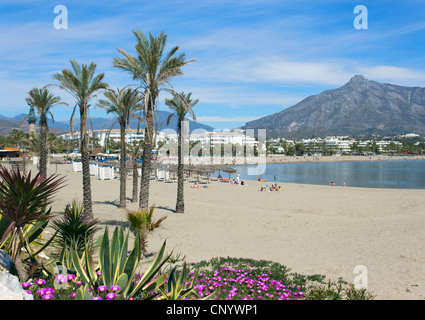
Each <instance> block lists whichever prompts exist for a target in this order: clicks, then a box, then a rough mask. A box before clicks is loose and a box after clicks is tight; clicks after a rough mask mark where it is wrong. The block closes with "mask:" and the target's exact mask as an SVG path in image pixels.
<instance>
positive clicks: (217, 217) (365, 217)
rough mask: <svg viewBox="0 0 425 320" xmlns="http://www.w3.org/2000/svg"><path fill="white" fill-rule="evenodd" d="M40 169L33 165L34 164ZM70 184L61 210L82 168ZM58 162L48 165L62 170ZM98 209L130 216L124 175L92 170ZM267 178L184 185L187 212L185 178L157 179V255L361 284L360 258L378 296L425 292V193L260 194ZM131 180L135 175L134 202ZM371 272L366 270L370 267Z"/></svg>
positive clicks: (288, 190)
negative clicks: (263, 266)
mask: <svg viewBox="0 0 425 320" xmlns="http://www.w3.org/2000/svg"><path fill="white" fill-rule="evenodd" d="M32 167H33V168H34V166H32ZM57 170H58V173H59V174H65V175H67V186H66V187H65V188H63V189H62V190H61V191H60V192H59V193H58V194H57V195H56V196H55V198H54V203H53V205H52V207H53V208H52V209H53V212H54V213H61V212H63V209H64V208H65V205H66V204H67V203H69V202H71V201H72V199H74V198H77V199H79V200H80V201H81V200H82V173H81V172H72V165H62V164H61V165H58V166H57ZM55 171H56V166H55V165H50V166H49V173H55ZM91 181H92V198H93V212H94V215H95V217H96V218H98V219H99V220H100V225H101V226H105V225H111V226H113V225H114V224H116V223H120V222H125V220H126V218H125V210H123V209H119V208H118V203H119V180H118V179H115V180H98V179H97V177H95V176H92V180H91ZM265 184H266V183H264V182H258V181H248V185H245V186H233V185H231V184H229V183H223V182H218V181H214V182H212V183H211V184H209V186H210V188H209V189H192V188H191V185H192V183H186V184H185V213H184V214H175V213H174V212H173V210H174V207H175V203H176V192H177V183H168V182H163V181H154V180H151V189H150V205H153V204H155V205H156V210H155V214H154V217H161V216H164V215H166V216H167V219H166V220H165V221H164V222H163V224H162V226H161V228H159V229H157V230H156V231H154V233H153V234H151V235H150V237H149V238H148V251H149V252H151V253H156V251H157V250H158V249H159V248H160V246H161V245H162V243H163V241H164V240H165V239H167V251H171V250H174V253H175V254H177V253H181V254H182V256H186V261H187V262H197V261H201V260H210V259H211V258H213V257H227V256H229V257H236V258H238V257H242V258H252V259H258V260H259V259H264V260H272V261H275V262H278V263H281V264H283V265H285V266H287V267H289V268H290V269H291V271H293V272H297V273H301V274H306V275H307V274H308V275H309V274H323V275H326V277H327V279H331V280H337V279H338V278H340V277H342V278H343V279H344V280H346V281H348V282H354V280H355V278H356V277H357V276H358V274H357V273H354V269H355V267H356V266H358V265H362V266H365V267H366V268H367V276H368V277H367V280H368V283H367V288H368V289H369V290H370V291H371V292H372V293H373V294H375V295H376V299H424V298H425V251H424V243H425V231H424V230H425V190H397V189H371V188H353V187H340V186H337V187H331V186H317V185H300V184H289V183H286V184H281V185H282V186H283V188H282V191H281V192H278V191H276V192H260V191H258V190H259V189H260V186H261V185H265ZM131 186H132V178H131V177H130V176H129V177H128V179H127V195H128V202H127V203H128V208H129V209H136V208H137V203H136V204H132V203H131V202H130V197H131V190H132V189H131V188H132V187H131ZM363 274H364V273H363Z"/></svg>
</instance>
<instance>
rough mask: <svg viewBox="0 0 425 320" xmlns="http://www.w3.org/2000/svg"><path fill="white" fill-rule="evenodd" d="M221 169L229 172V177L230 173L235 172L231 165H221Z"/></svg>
mask: <svg viewBox="0 0 425 320" xmlns="http://www.w3.org/2000/svg"><path fill="white" fill-rule="evenodd" d="M221 170H222V171H223V172H227V173H228V174H229V179H230V174H232V173H235V172H236V169H235V168H232V167H223V168H222V169H221Z"/></svg>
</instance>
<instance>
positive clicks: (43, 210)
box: [0, 166, 64, 280]
mask: <svg viewBox="0 0 425 320" xmlns="http://www.w3.org/2000/svg"><path fill="white" fill-rule="evenodd" d="M0 178H1V181H0V212H1V214H2V217H4V218H6V219H7V220H8V221H9V222H10V225H9V226H8V228H7V230H6V232H5V233H4V234H3V236H2V239H0V243H3V242H4V240H5V237H7V236H9V237H10V238H9V243H8V246H7V248H6V249H7V251H9V250H10V255H11V257H12V261H13V263H14V265H15V268H16V271H17V273H18V276H19V278H20V279H21V280H24V279H25V277H26V272H25V268H24V265H23V264H22V260H21V249H22V248H25V249H26V250H27V252H28V254H31V251H32V250H31V248H30V242H29V239H28V236H27V235H24V232H23V229H24V228H25V226H26V225H30V224H33V223H35V222H37V221H46V220H49V219H50V218H52V217H53V215H51V208H49V209H47V206H48V205H49V204H51V202H52V197H53V195H54V194H55V193H56V192H58V191H59V189H60V188H62V187H63V182H64V177H59V176H58V175H52V176H50V177H48V178H44V176H43V174H41V173H40V172H39V173H37V174H36V175H35V176H34V178H33V177H32V176H31V172H30V173H29V174H28V175H25V174H23V173H21V172H20V171H19V170H16V171H14V170H11V169H6V168H5V167H3V166H0Z"/></svg>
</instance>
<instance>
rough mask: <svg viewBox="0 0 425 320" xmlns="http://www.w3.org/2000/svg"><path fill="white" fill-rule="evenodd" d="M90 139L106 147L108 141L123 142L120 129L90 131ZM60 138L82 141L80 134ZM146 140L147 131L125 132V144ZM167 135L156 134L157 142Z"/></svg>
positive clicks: (65, 135)
mask: <svg viewBox="0 0 425 320" xmlns="http://www.w3.org/2000/svg"><path fill="white" fill-rule="evenodd" d="M88 134H89V137H90V139H92V138H93V135H94V138H95V139H98V141H99V144H100V145H101V146H102V147H104V146H105V144H106V140H107V139H108V136H109V139H110V140H112V141H115V142H119V141H121V130H120V129H111V130H93V131H91V130H90V131H88ZM59 137H61V138H63V139H64V140H65V141H68V140H73V139H74V140H75V139H80V132H74V134H72V135H71V133H65V134H61V135H59ZM144 138H145V130H137V129H126V130H125V142H126V143H132V142H133V141H140V140H144ZM164 138H165V134H164V133H163V132H160V131H158V132H156V142H157V143H158V141H161V140H164Z"/></svg>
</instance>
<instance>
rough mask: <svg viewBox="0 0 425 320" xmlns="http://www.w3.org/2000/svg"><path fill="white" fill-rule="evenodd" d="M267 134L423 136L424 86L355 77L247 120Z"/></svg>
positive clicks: (274, 135)
mask: <svg viewBox="0 0 425 320" xmlns="http://www.w3.org/2000/svg"><path fill="white" fill-rule="evenodd" d="M242 128H243V129H266V130H267V131H266V132H267V138H278V137H285V138H292V139H297V138H311V137H312V136H316V137H317V136H319V137H320V136H322V137H323V136H335V135H349V136H369V135H374V134H375V135H383V136H395V135H400V134H406V133H417V134H420V135H425V88H421V87H403V86H397V85H394V84H387V83H379V82H376V81H372V80H367V79H365V78H364V77H363V76H362V75H356V76H354V77H352V78H351V79H350V81H349V82H347V83H346V84H345V85H343V86H342V87H340V88H337V89H332V90H326V91H323V92H322V93H320V94H317V95H313V96H309V97H307V98H306V99H304V100H302V101H301V102H299V103H297V104H295V105H294V106H292V107H289V108H287V109H284V110H283V111H280V112H278V113H275V114H272V115H269V116H265V117H262V118H260V119H257V120H253V121H250V122H247V123H246V125H245V126H243V127H242Z"/></svg>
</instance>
